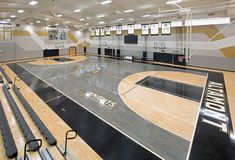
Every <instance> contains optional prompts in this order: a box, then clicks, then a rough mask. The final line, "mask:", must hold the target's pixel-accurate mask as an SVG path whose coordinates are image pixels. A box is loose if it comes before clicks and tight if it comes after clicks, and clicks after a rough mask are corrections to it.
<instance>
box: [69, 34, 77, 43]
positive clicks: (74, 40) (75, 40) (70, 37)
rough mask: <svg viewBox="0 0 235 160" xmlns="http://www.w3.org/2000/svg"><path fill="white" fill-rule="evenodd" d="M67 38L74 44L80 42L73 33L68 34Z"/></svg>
mask: <svg viewBox="0 0 235 160" xmlns="http://www.w3.org/2000/svg"><path fill="white" fill-rule="evenodd" d="M67 36H68V37H69V39H70V40H71V41H73V43H75V44H76V43H77V42H78V40H77V38H76V37H75V36H74V35H73V34H72V33H71V32H67Z"/></svg>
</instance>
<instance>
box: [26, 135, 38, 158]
mask: <svg viewBox="0 0 235 160" xmlns="http://www.w3.org/2000/svg"><path fill="white" fill-rule="evenodd" d="M32 142H40V143H39V146H38V150H39V149H40V148H41V146H42V140H41V139H34V140H30V141H27V142H26V143H25V145H24V160H26V152H31V151H34V150H32V149H28V150H27V145H28V144H29V143H32Z"/></svg>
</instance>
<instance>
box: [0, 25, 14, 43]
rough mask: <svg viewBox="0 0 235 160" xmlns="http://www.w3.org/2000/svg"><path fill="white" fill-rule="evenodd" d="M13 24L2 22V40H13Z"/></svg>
mask: <svg viewBox="0 0 235 160" xmlns="http://www.w3.org/2000/svg"><path fill="white" fill-rule="evenodd" d="M11 31H12V28H11V24H5V23H0V41H11V40H12V32H11Z"/></svg>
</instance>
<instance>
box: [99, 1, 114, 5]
mask: <svg viewBox="0 0 235 160" xmlns="http://www.w3.org/2000/svg"><path fill="white" fill-rule="evenodd" d="M109 3H112V1H111V0H107V1H103V2H100V4H102V5H105V4H109Z"/></svg>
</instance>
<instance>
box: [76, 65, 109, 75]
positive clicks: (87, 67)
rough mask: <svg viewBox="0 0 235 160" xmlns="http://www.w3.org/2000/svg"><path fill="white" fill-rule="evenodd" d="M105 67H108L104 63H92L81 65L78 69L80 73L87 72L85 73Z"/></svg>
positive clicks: (98, 70) (94, 71)
mask: <svg viewBox="0 0 235 160" xmlns="http://www.w3.org/2000/svg"><path fill="white" fill-rule="evenodd" d="M107 68H108V67H107V65H106V64H94V65H92V66H83V67H81V69H80V73H81V74H87V73H92V74H95V73H98V72H100V71H102V70H104V69H107Z"/></svg>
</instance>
